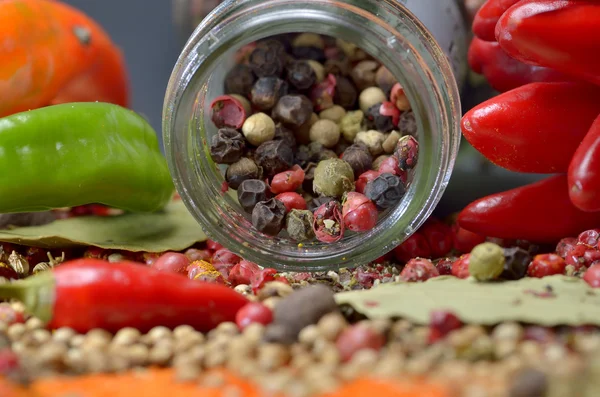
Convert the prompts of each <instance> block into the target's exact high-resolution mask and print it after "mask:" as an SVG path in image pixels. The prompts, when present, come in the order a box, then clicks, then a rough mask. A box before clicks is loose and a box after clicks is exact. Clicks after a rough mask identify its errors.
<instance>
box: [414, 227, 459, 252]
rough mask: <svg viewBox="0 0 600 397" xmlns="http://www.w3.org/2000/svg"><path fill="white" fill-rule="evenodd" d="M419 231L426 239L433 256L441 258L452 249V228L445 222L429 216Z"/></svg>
mask: <svg viewBox="0 0 600 397" xmlns="http://www.w3.org/2000/svg"><path fill="white" fill-rule="evenodd" d="M419 233H421V234H422V235H423V237H425V239H426V240H427V243H428V244H429V248H431V256H432V257H433V258H441V257H443V256H445V255H447V254H448V253H449V252H450V250H452V246H453V243H454V236H453V233H452V228H451V227H450V226H448V225H446V224H445V223H442V222H440V221H438V220H436V219H433V218H431V219H430V220H429V221H427V222H426V223H425V225H423V227H422V228H420V229H419Z"/></svg>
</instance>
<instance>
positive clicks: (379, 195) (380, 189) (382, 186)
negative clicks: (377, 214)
mask: <svg viewBox="0 0 600 397" xmlns="http://www.w3.org/2000/svg"><path fill="white" fill-rule="evenodd" d="M405 192H406V189H405V188H404V183H402V180H401V179H400V177H398V176H396V175H394V174H388V173H384V174H381V175H379V176H378V177H377V178H375V179H373V180H372V181H371V182H369V183H367V186H366V187H365V193H364V194H365V196H367V198H368V199H369V200H371V201H373V202H374V203H375V205H376V206H377V207H378V208H380V209H386V208H390V207H393V206H394V205H396V204H398V202H399V201H400V200H401V199H402V196H404V193H405Z"/></svg>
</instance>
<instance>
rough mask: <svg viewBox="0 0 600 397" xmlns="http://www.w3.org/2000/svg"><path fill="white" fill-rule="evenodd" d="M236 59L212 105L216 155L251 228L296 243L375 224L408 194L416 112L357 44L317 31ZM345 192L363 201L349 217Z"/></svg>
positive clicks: (280, 39)
mask: <svg viewBox="0 0 600 397" xmlns="http://www.w3.org/2000/svg"><path fill="white" fill-rule="evenodd" d="M238 59H239V63H238V64H237V65H236V66H235V67H234V68H232V69H231V70H230V71H229V73H228V74H227V76H226V79H225V85H224V90H225V95H223V96H220V97H218V98H216V99H215V100H214V101H213V103H212V115H211V120H213V123H214V124H215V126H216V127H217V128H219V130H218V132H217V133H216V134H215V135H214V137H213V139H212V141H211V145H210V153H211V156H212V159H213V160H214V161H215V162H216V163H218V164H225V165H227V168H226V171H225V180H226V181H227V184H228V187H229V188H231V189H235V190H237V195H238V200H239V202H240V206H241V207H242V210H243V211H244V212H245V213H247V214H248V215H251V216H250V219H251V221H252V224H253V226H254V228H256V229H257V230H258V231H260V232H262V233H264V234H266V235H271V236H281V237H287V238H290V239H292V240H293V241H296V242H299V243H300V242H309V241H311V240H313V239H315V238H316V239H317V240H319V241H321V242H325V243H333V242H335V241H339V240H341V239H342V238H343V237H344V233H345V231H351V232H366V231H368V230H370V229H372V228H373V227H374V226H375V224H376V222H377V219H378V217H379V215H380V212H381V211H383V210H385V209H388V208H392V207H394V206H395V205H397V204H398V203H399V202H400V201H401V200H402V198H403V196H404V193H405V191H406V188H407V185H408V183H409V180H410V173H411V172H413V171H412V170H413V169H414V167H415V166H416V162H417V158H418V150H419V147H418V143H417V141H416V139H415V137H414V136H415V135H416V133H417V131H416V122H415V120H414V114H413V112H412V111H411V109H410V104H409V102H408V100H407V99H406V95H405V94H404V91H403V89H402V87H401V86H400V85H399V84H398V83H397V81H396V80H395V78H394V77H393V76H392V74H391V73H390V72H389V71H388V70H387V69H386V68H385V67H384V66H383V65H381V64H380V63H379V62H378V61H377V60H375V59H372V57H370V56H369V55H367V54H366V53H365V52H364V51H362V50H360V49H358V48H357V47H356V46H354V45H352V44H350V43H346V42H344V41H341V40H336V39H333V38H331V37H326V36H320V35H316V34H312V33H302V34H294V35H282V36H277V37H272V38H269V39H266V40H262V41H259V42H257V43H254V44H252V45H250V46H249V47H245V48H244V51H243V52H242V53H241V54H240V56H239V57H238ZM361 181H363V182H361ZM349 193H354V194H360V195H361V196H363V195H364V200H356V199H355V200H353V202H356V203H360V205H362V208H361V209H360V210H358V211H357V208H348V209H347V211H346V212H349V213H352V212H354V213H355V216H350V217H346V216H345V215H344V214H341V212H342V211H341V207H342V206H344V207H345V208H346V207H348V206H346V205H345V202H346V200H347V195H348V194H349ZM332 200H333V201H335V204H329V203H330V202H331V201H332ZM276 202H282V203H283V204H284V205H283V207H282V206H279V205H277V203H276ZM366 202H371V203H373V204H374V205H365V203H366ZM326 204H327V205H329V207H328V208H327V209H326V208H325V207H323V206H324V205H326ZM338 207H339V208H338ZM335 208H338V210H337V212H340V215H339V216H334V215H332V214H333V213H335V212H336V210H335ZM292 210H298V211H305V212H303V213H302V214H301V217H300V216H299V214H298V213H297V212H296V213H292ZM318 210H319V211H320V212H319V213H318V214H317V211H318ZM325 213H328V214H329V215H327V214H325ZM359 214H361V215H362V216H358V215H359ZM311 217H312V218H313V219H312V220H311V219H309V218H311ZM373 219H375V221H374V222H373ZM288 225H289V226H291V227H292V229H291V230H288ZM307 225H312V227H313V230H312V232H310V231H309V230H307ZM324 230H325V232H323V231H324Z"/></svg>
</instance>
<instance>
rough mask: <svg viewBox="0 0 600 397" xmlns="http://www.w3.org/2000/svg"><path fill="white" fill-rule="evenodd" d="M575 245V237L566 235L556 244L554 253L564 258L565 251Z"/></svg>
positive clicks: (565, 255)
mask: <svg viewBox="0 0 600 397" xmlns="http://www.w3.org/2000/svg"><path fill="white" fill-rule="evenodd" d="M575 245H577V239H576V238H574V237H566V238H563V239H562V240H560V241H559V242H558V244H557V245H556V254H557V255H558V256H560V257H561V258H563V259H565V258H566V257H567V253H568V252H569V251H570V250H571V249H572V248H573V247H575Z"/></svg>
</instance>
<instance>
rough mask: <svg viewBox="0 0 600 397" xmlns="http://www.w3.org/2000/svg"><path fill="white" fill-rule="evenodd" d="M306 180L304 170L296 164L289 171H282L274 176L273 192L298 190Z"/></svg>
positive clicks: (272, 182)
mask: <svg viewBox="0 0 600 397" xmlns="http://www.w3.org/2000/svg"><path fill="white" fill-rule="evenodd" d="M303 181H304V170H302V168H300V166H298V165H295V166H294V168H292V169H291V170H289V171H284V172H280V173H279V174H276V175H275V176H274V177H273V180H272V181H271V192H273V194H279V193H284V192H294V191H296V190H297V189H298V188H299V187H300V186H301V185H302V182H303Z"/></svg>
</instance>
